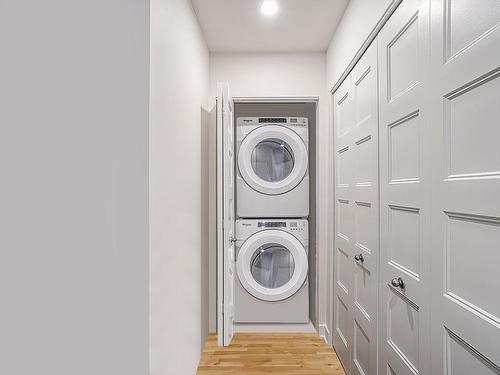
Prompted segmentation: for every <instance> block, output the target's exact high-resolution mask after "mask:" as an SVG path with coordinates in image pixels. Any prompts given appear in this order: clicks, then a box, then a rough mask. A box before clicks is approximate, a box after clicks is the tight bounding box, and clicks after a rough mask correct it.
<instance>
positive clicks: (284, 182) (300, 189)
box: [236, 117, 309, 218]
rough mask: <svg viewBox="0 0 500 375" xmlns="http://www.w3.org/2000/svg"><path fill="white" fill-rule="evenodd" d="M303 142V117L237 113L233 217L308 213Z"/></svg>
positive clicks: (305, 137) (305, 123)
mask: <svg viewBox="0 0 500 375" xmlns="http://www.w3.org/2000/svg"><path fill="white" fill-rule="evenodd" d="M308 142H309V133H308V119H307V118H304V117H271V118H270V117H239V118H237V120H236V154H237V168H236V213H237V216H238V217H241V218H279V217H289V218H293V217H296V218H300V217H307V216H308V215H309V157H308V152H309V148H308Z"/></svg>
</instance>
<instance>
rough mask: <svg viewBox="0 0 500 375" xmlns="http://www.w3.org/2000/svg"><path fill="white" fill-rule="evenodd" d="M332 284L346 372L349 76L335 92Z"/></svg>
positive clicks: (336, 340)
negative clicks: (333, 275)
mask: <svg viewBox="0 0 500 375" xmlns="http://www.w3.org/2000/svg"><path fill="white" fill-rule="evenodd" d="M333 100H334V122H335V153H336V155H335V170H336V180H335V231H336V236H335V284H334V323H333V345H334V346H335V350H336V351H337V354H338V356H339V358H340V360H341V361H342V365H343V366H344V369H345V370H346V372H347V374H350V373H351V366H350V364H351V351H352V329H351V321H352V319H351V316H352V304H353V302H352V294H353V290H352V284H353V277H352V276H353V274H354V254H353V249H352V247H353V246H352V241H353V235H354V223H353V209H352V199H353V188H352V184H353V182H352V180H353V171H354V162H355V160H354V158H353V157H352V155H351V154H352V145H351V143H352V141H351V138H352V137H351V131H352V128H353V127H354V121H355V120H354V110H353V104H354V102H353V98H352V90H351V76H348V77H347V78H346V79H345V80H344V82H343V83H342V85H340V87H339V88H338V89H337V91H335V94H334V95H333Z"/></svg>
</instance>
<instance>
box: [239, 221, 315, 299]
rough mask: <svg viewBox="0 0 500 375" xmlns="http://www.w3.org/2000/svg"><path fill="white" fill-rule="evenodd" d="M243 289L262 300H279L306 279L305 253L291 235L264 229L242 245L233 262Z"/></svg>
mask: <svg viewBox="0 0 500 375" xmlns="http://www.w3.org/2000/svg"><path fill="white" fill-rule="evenodd" d="M236 267H237V272H238V277H239V279H240V282H241V284H242V285H243V287H244V288H245V289H246V290H247V291H248V293H250V294H251V295H253V296H254V297H257V298H259V299H261V300H264V301H281V300H284V299H286V298H289V297H291V296H292V295H294V294H295V293H296V292H297V291H298V290H299V289H300V288H301V287H302V285H303V284H304V281H305V280H306V278H307V269H308V267H307V253H306V250H305V249H304V246H302V244H301V243H300V241H299V240H298V239H297V238H295V237H294V236H293V235H291V234H290V233H287V232H283V231H280V230H264V231H261V232H258V233H256V234H254V235H252V236H251V237H249V238H248V239H247V240H246V241H245V242H244V243H243V245H242V246H241V249H240V251H239V254H238V259H237V262H236Z"/></svg>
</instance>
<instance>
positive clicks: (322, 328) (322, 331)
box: [318, 324, 332, 345]
mask: <svg viewBox="0 0 500 375" xmlns="http://www.w3.org/2000/svg"><path fill="white" fill-rule="evenodd" d="M318 333H319V337H321V338H322V339H323V340H325V342H326V343H327V344H330V345H331V338H332V334H331V332H330V329H329V328H328V326H327V325H326V324H320V325H319V332H318Z"/></svg>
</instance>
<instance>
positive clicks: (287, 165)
mask: <svg viewBox="0 0 500 375" xmlns="http://www.w3.org/2000/svg"><path fill="white" fill-rule="evenodd" d="M251 164H252V168H253V170H254V172H255V174H256V175H257V176H259V177H260V178H262V179H263V180H265V181H267V182H279V181H282V180H284V179H285V178H287V177H288V176H289V175H290V173H292V170H293V167H294V164H295V161H294V156H293V151H292V148H291V147H290V146H289V145H288V144H287V143H286V142H284V141H282V140H279V139H265V140H263V141H261V142H259V143H258V144H257V146H255V148H254V149H253V151H252V156H251Z"/></svg>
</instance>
